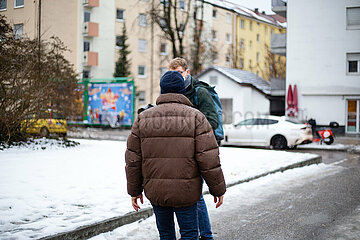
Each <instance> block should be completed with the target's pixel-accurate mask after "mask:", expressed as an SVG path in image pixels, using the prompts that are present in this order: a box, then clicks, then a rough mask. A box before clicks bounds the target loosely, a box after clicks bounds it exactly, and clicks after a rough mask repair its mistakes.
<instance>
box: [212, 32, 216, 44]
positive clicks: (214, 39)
mask: <svg viewBox="0 0 360 240" xmlns="http://www.w3.org/2000/svg"><path fill="white" fill-rule="evenodd" d="M212 40H213V41H217V31H215V30H212Z"/></svg>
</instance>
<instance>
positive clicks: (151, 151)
mask: <svg viewBox="0 0 360 240" xmlns="http://www.w3.org/2000/svg"><path fill="white" fill-rule="evenodd" d="M160 87H161V95H160V96H159V97H158V98H157V100H156V106H154V107H149V108H147V109H144V110H143V111H142V112H141V113H139V115H138V117H137V119H136V120H135V121H134V124H133V126H132V128H131V133H130V135H129V137H128V140H127V150H126V153H125V161H126V166H125V171H126V178H127V190H128V193H129V195H131V200H132V206H133V208H134V209H135V210H136V211H138V210H139V209H140V206H139V204H138V200H140V202H141V203H143V195H142V192H143V191H144V192H145V195H146V197H147V198H148V199H149V201H150V202H151V204H152V206H153V209H154V213H155V217H156V225H157V228H158V231H159V234H160V239H167V240H176V234H175V228H174V225H175V224H174V213H175V214H176V218H177V221H178V225H179V227H180V234H181V239H184V240H185V239H198V237H199V234H198V219H197V217H196V216H197V207H198V205H197V202H198V201H199V199H200V197H201V196H202V194H201V192H202V185H203V181H202V179H204V180H205V182H206V183H207V185H208V186H209V192H210V194H211V195H213V196H214V202H215V203H216V208H218V207H220V206H221V205H222V203H223V198H224V196H223V195H224V194H225V191H226V184H225V179H224V175H223V172H222V170H221V164H220V158H219V147H218V145H217V143H216V139H215V136H214V133H213V131H212V128H211V126H210V124H209V122H208V121H207V120H206V118H205V116H204V114H202V113H201V112H200V111H198V110H196V109H194V108H193V107H192V104H191V102H190V101H189V100H188V99H187V98H186V97H185V96H184V93H185V84H184V80H183V77H182V76H181V74H180V73H178V72H177V71H168V72H166V73H165V74H164V75H163V76H162V77H161V80H160Z"/></svg>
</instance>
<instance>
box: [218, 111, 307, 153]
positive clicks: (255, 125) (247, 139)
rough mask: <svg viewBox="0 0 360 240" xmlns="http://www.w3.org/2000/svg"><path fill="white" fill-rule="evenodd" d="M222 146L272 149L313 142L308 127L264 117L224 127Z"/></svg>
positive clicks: (273, 117)
mask: <svg viewBox="0 0 360 240" xmlns="http://www.w3.org/2000/svg"><path fill="white" fill-rule="evenodd" d="M224 133H225V134H224V135H225V136H224V140H223V141H222V142H221V143H222V144H223V145H241V146H263V147H272V148H274V149H285V148H288V147H289V148H296V146H297V145H300V144H304V143H310V142H312V140H313V135H312V130H311V127H310V126H307V125H305V124H300V123H295V122H292V121H290V120H286V119H285V117H277V116H266V117H257V118H249V119H245V120H243V121H241V122H239V123H237V124H225V125H224Z"/></svg>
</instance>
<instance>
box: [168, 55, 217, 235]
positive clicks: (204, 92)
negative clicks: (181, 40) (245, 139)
mask: <svg viewBox="0 0 360 240" xmlns="http://www.w3.org/2000/svg"><path fill="white" fill-rule="evenodd" d="M168 69H169V70H170V71H177V72H179V73H180V74H181V75H182V76H183V78H184V83H185V88H186V91H185V96H186V97H187V98H188V99H189V100H190V102H191V103H192V104H193V106H194V107H195V108H196V109H198V110H199V111H200V112H202V113H203V114H204V115H205V117H206V119H207V120H208V122H209V123H210V125H211V127H212V129H213V131H214V135H215V138H216V140H217V143H218V145H220V141H221V140H222V139H223V132H222V111H221V103H220V100H219V99H217V102H218V104H220V110H219V111H217V109H216V106H215V102H214V100H213V97H212V95H211V93H210V92H209V90H211V89H210V88H211V87H210V86H209V85H207V84H206V83H204V82H201V81H198V80H196V79H194V78H193V77H192V76H191V75H190V69H189V67H188V64H187V62H186V60H185V59H183V58H179V57H177V58H174V59H173V60H171V61H170V63H169V67H168ZM219 118H220V122H219ZM218 128H219V129H218ZM217 132H219V133H220V134H217ZM221 133H222V134H221ZM197 209H198V223H199V232H200V240H203V239H206V240H208V239H213V235H212V231H211V225H210V220H209V214H208V211H207V207H206V204H205V201H204V198H203V195H201V198H200V200H199V201H198V203H197Z"/></svg>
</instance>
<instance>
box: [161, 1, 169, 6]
mask: <svg viewBox="0 0 360 240" xmlns="http://www.w3.org/2000/svg"><path fill="white" fill-rule="evenodd" d="M160 3H161V4H162V5H164V4H165V6H169V1H168V0H161V2H160Z"/></svg>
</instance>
